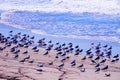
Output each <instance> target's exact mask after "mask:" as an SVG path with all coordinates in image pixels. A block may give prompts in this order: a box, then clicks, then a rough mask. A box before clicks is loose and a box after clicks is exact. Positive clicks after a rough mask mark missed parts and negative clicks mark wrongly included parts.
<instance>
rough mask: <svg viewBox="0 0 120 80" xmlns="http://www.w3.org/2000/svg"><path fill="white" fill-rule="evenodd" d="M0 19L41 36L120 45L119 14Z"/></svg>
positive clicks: (14, 15)
mask: <svg viewBox="0 0 120 80" xmlns="http://www.w3.org/2000/svg"><path fill="white" fill-rule="evenodd" d="M1 19H2V21H3V22H8V23H11V24H13V25H19V27H21V28H24V29H28V30H31V31H32V32H34V33H38V34H42V35H49V36H57V37H69V38H79V39H91V40H105V41H112V42H120V15H107V14H97V13H80V14H73V13H45V12H37V11H36V12H29V11H14V12H5V13H3V14H2V15H1ZM15 27H17V26H15Z"/></svg>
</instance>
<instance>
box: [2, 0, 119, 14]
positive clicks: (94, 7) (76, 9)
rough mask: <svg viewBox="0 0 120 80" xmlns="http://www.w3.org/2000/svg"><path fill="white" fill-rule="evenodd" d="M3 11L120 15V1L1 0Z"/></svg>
mask: <svg viewBox="0 0 120 80" xmlns="http://www.w3.org/2000/svg"><path fill="white" fill-rule="evenodd" d="M0 9H1V10H11V9H12V10H13V9H14V10H28V11H45V12H72V13H82V12H92V13H102V14H103V13H105V14H120V1H119V0H34V1H33V0H0Z"/></svg>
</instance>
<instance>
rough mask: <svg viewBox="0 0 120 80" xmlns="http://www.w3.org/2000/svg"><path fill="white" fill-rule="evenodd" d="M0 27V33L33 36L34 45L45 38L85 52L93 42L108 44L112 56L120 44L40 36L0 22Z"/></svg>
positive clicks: (117, 50)
mask: <svg viewBox="0 0 120 80" xmlns="http://www.w3.org/2000/svg"><path fill="white" fill-rule="evenodd" d="M0 25H1V26H0V27H1V29H0V31H1V32H4V31H5V32H9V31H10V30H12V29H13V30H14V31H15V33H17V32H22V33H25V34H30V35H31V36H35V42H36V43H37V41H38V40H39V39H40V38H46V40H47V41H49V40H52V41H53V43H57V42H60V43H69V42H72V43H73V44H74V45H80V46H81V48H83V49H85V50H87V49H88V48H89V47H90V44H91V43H92V42H94V43H95V44H98V43H101V44H103V45H106V44H108V45H110V46H113V54H114V53H118V52H119V50H120V48H119V46H120V44H118V43H117V42H110V41H102V40H87V39H74V38H65V37H55V36H47V35H41V34H36V33H32V32H31V31H30V30H25V29H19V28H16V27H13V25H10V24H5V23H1V22H0ZM2 25H3V26H2ZM4 26H5V27H4ZM2 30H4V31H2ZM4 34H6V33H4Z"/></svg>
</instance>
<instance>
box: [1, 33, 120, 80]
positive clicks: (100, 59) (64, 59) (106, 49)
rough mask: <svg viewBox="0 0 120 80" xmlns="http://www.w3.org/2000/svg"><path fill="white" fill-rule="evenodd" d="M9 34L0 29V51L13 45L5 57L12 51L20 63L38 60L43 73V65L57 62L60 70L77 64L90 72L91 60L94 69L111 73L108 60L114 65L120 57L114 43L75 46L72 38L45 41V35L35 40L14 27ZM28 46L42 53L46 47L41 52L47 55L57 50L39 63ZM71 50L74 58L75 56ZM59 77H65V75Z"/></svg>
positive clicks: (39, 68)
mask: <svg viewBox="0 0 120 80" xmlns="http://www.w3.org/2000/svg"><path fill="white" fill-rule="evenodd" d="M8 34H9V36H7V37H6V36H4V35H3V34H2V33H0V44H1V45H0V52H2V51H4V50H6V49H7V48H10V50H8V51H7V52H6V53H4V56H5V57H9V56H10V55H12V59H14V60H18V61H19V63H20V64H24V63H25V62H27V63H30V64H33V63H37V65H36V66H38V69H36V71H38V72H40V73H42V72H44V71H45V70H43V69H42V67H46V65H47V66H51V67H52V66H55V67H56V68H57V69H59V70H62V69H64V68H65V66H66V65H69V67H72V68H77V69H78V70H79V71H80V72H81V73H83V72H87V68H86V61H87V62H88V61H89V62H88V63H89V65H92V66H93V71H94V72H95V73H97V74H99V72H100V71H104V76H106V77H110V76H112V74H111V72H110V70H109V68H110V66H109V64H113V65H114V64H115V63H117V62H118V61H119V54H116V55H113V53H112V46H109V45H107V44H106V45H102V44H101V43H98V44H94V43H91V44H90V45H91V47H90V48H89V49H88V50H83V49H82V48H80V47H81V46H80V45H76V46H74V45H73V43H71V42H70V43H67V44H66V43H62V44H61V43H60V42H57V43H53V42H52V40H50V41H48V42H46V39H45V38H42V39H40V40H39V41H38V42H37V43H36V44H35V42H34V39H35V36H32V37H30V35H28V34H22V33H21V32H19V33H17V34H14V32H13V31H9V33H8ZM21 48H24V50H21ZM29 48H30V49H31V50H32V53H33V54H34V53H38V54H39V53H40V52H41V51H40V48H43V49H44V50H45V51H44V53H42V55H43V56H44V57H50V56H51V51H54V52H55V54H52V55H53V57H52V58H53V59H52V61H48V62H46V63H45V62H41V63H39V62H36V60H35V58H34V59H31V57H32V55H31V54H30V53H31V52H29V50H28V49H29ZM71 54H72V55H73V56H74V58H72V56H71ZM0 55H1V54H0ZM21 55H23V57H22V59H21V58H20V56H21ZM40 57H41V56H40ZM46 61H47V60H46ZM56 62H58V63H59V65H56V64H55V63H56ZM108 63H109V64H108ZM87 65H88V64H87ZM64 74H65V72H64ZM58 80H62V78H59V79H58Z"/></svg>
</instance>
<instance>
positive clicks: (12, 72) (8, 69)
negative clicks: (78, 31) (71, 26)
mask: <svg viewBox="0 0 120 80" xmlns="http://www.w3.org/2000/svg"><path fill="white" fill-rule="evenodd" d="M1 26H4V28H2V27H1V29H0V31H1V33H2V34H4V35H6V36H7V35H8V33H9V31H10V30H11V29H12V30H13V32H15V33H14V34H17V33H18V32H23V33H28V34H29V33H30V32H29V31H28V32H25V31H24V30H21V29H15V28H10V27H7V26H6V27H5V25H4V24H1ZM3 32H4V33H3ZM29 35H30V34H29ZM31 35H34V34H31ZM44 37H46V36H41V37H39V39H41V38H44ZM47 38H48V39H49V40H52V38H53V37H47ZM53 39H55V40H53V41H57V42H58V41H60V40H61V41H62V40H66V39H62V38H60V39H59V38H53ZM36 40H38V36H37V39H36ZM73 40H74V39H73ZM67 41H71V40H68V39H67ZM67 41H65V42H67ZM36 42H37V41H36ZM63 42H64V41H63ZM74 42H76V44H77V43H78V42H77V40H76V41H74ZM79 42H83V43H80V44H81V47H82V48H84V49H86V50H87V49H89V47H91V46H90V45H89V44H90V42H92V41H87V40H81V41H79ZM68 43H69V42H68ZM95 43H96V44H97V43H99V41H96V42H95ZM104 43H105V42H104ZM104 43H103V44H104ZM108 43H110V42H108ZM115 44H117V43H114V45H113V46H115ZM49 45H50V43H48V42H47V46H46V47H43V46H42V47H37V49H35V50H38V51H35V50H33V47H35V46H38V45H36V44H35V45H34V44H32V45H30V46H29V47H27V48H25V47H20V46H18V47H17V48H16V50H20V51H19V52H17V53H15V52H14V51H13V52H11V48H13V47H15V46H17V44H13V43H12V44H11V46H7V47H5V46H6V44H5V42H4V43H0V47H1V48H4V47H5V48H4V49H3V50H0V80H119V79H120V61H119V60H118V61H116V62H111V60H113V58H111V59H109V58H106V57H101V58H100V59H99V60H96V63H95V64H93V63H92V62H91V60H94V59H95V58H96V57H97V56H94V57H93V58H92V59H89V58H88V57H89V56H87V55H85V51H86V50H85V51H84V52H81V53H80V54H79V55H75V54H73V53H71V52H67V53H66V54H65V55H63V53H64V52H63V51H62V54H57V53H58V52H59V51H57V50H54V49H52V50H50V51H49V50H46V49H47V48H48V46H49ZM66 46H68V45H66ZM116 46H117V47H116V48H117V49H118V47H119V45H118V44H117V45H116ZM85 47H87V48H85ZM54 48H55V47H54ZM113 48H114V47H113ZM16 50H15V51H16ZM25 51H27V53H24V52H25ZM47 51H48V54H45V53H46V52H47ZM17 55H18V56H17ZM114 55H115V54H114ZM28 56H30V57H29V59H25V58H26V57H28ZM56 56H57V57H58V58H56ZM84 56H86V59H85V60H83V57H84ZM65 57H69V58H68V59H65V60H63V59H64V58H65ZM24 59H25V61H24ZM104 59H106V62H105V63H103V64H102V63H101V64H100V66H99V68H100V69H102V68H104V67H105V66H106V65H108V66H109V68H108V69H106V70H100V71H97V72H95V71H96V69H97V68H95V66H96V64H97V63H100V62H101V61H102V60H104ZM117 59H119V58H117ZM21 60H23V62H22V61H21ZM62 60H63V61H62ZM74 60H75V65H73V64H71V62H72V61H74ZM51 62H53V63H51ZM50 63H51V64H50ZM73 63H74V62H73ZM61 64H64V65H63V66H60V65H61ZM81 64H84V66H83V67H81V68H80V67H78V66H79V65H81ZM84 69H85V70H84ZM105 74H107V75H108V76H107V75H105ZM109 74H110V75H109Z"/></svg>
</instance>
